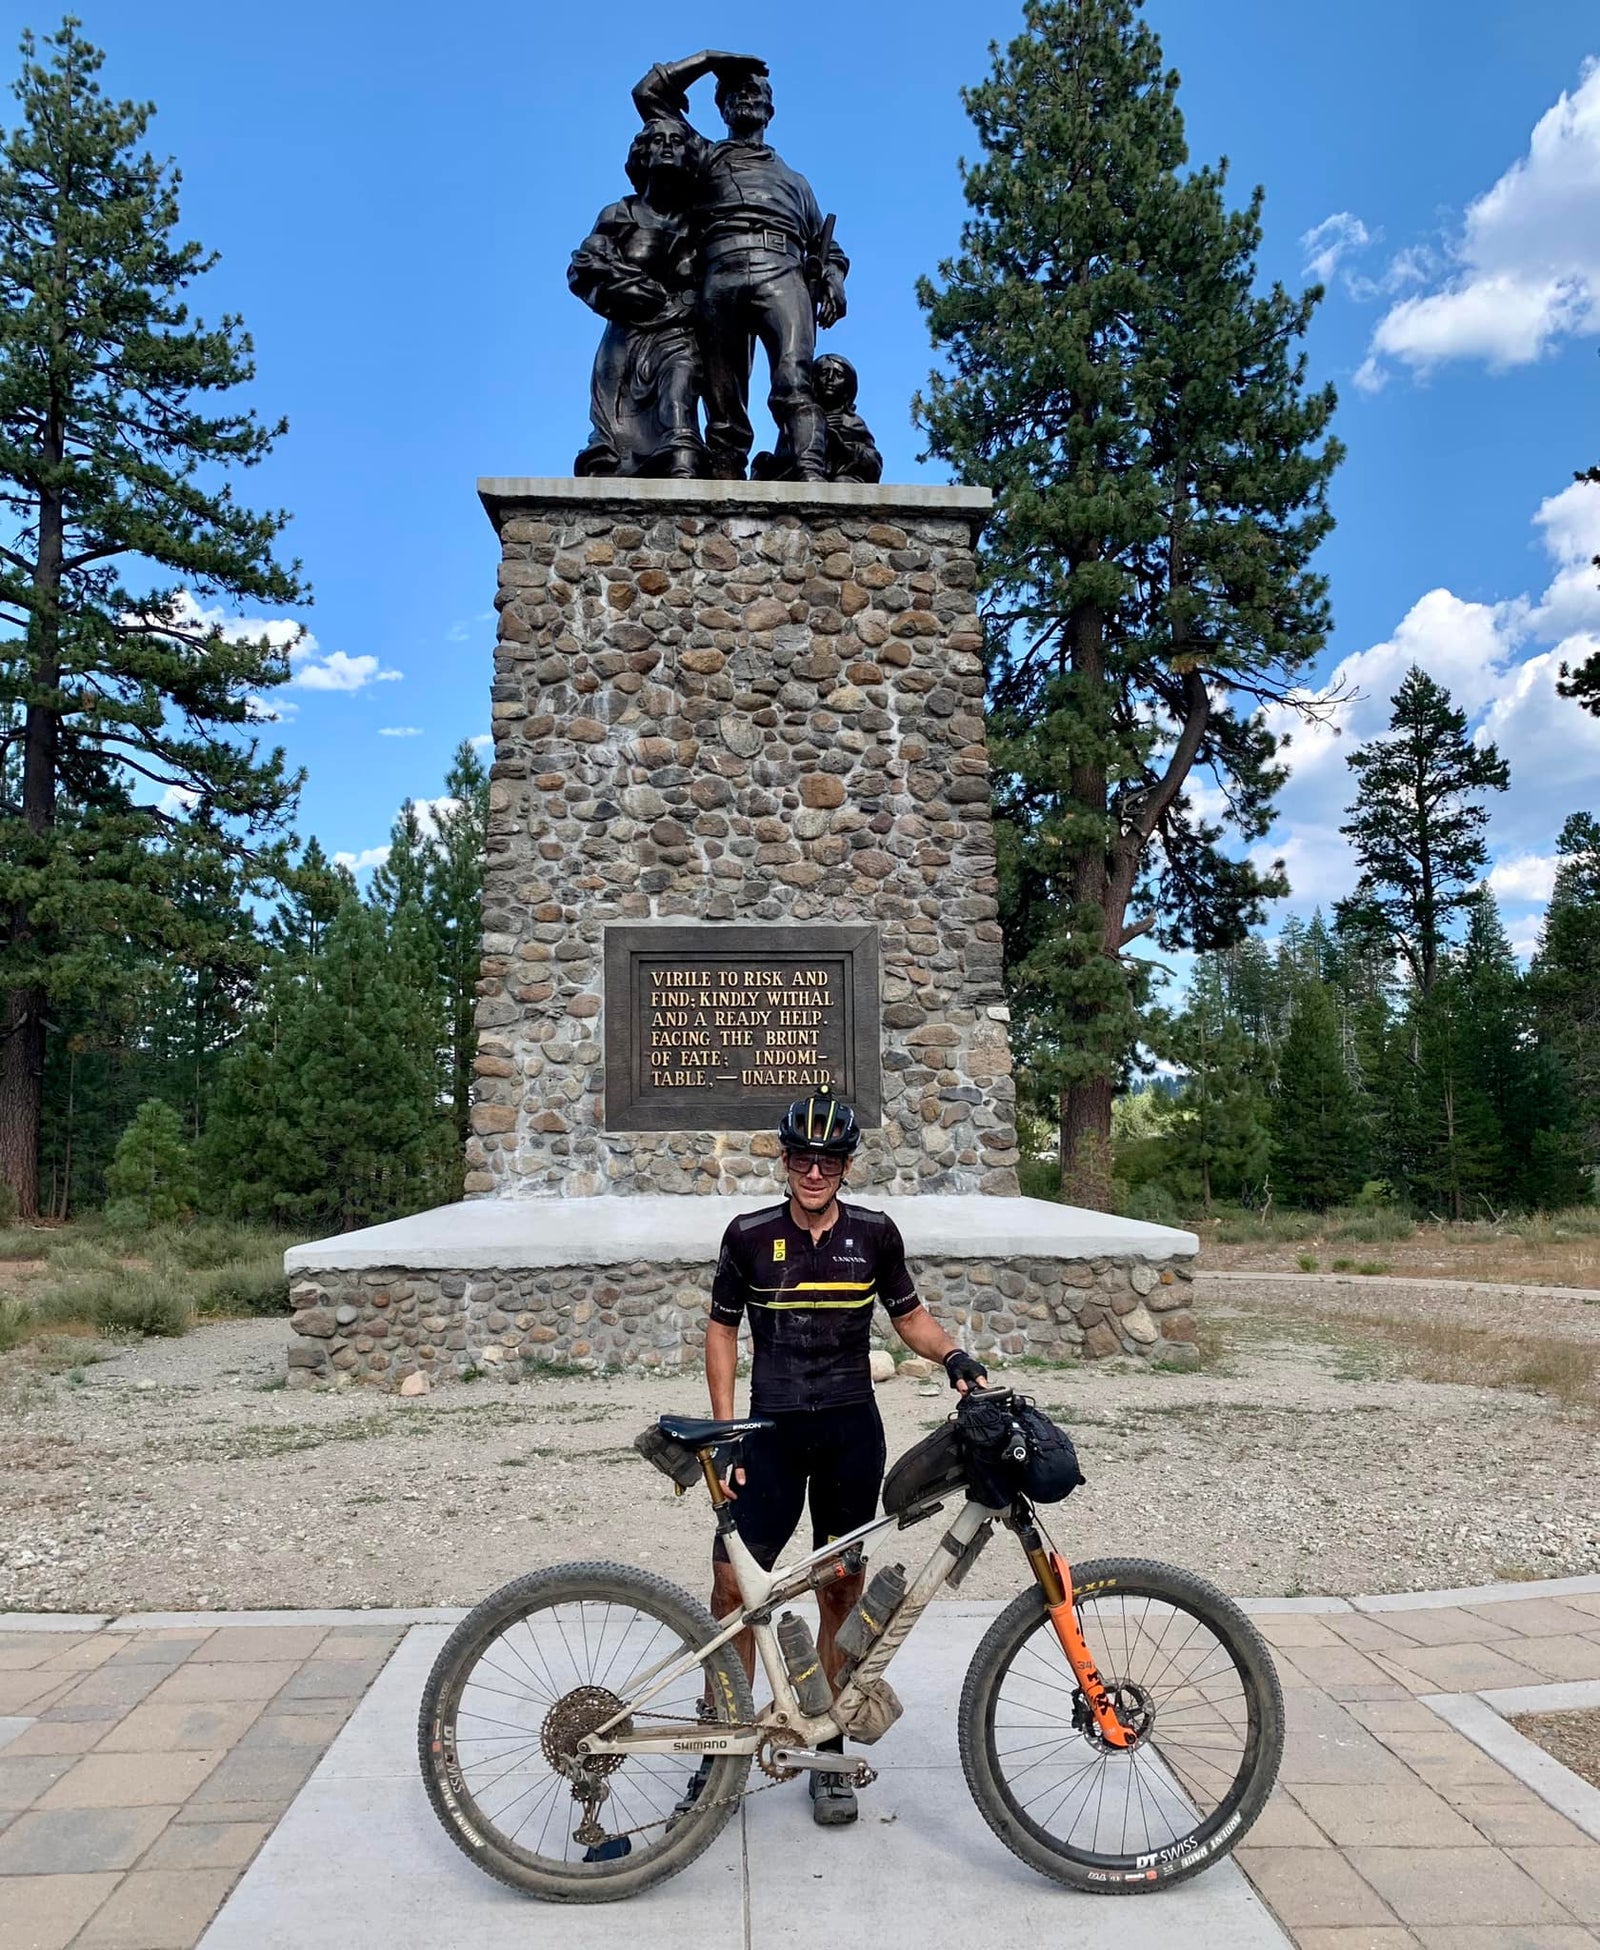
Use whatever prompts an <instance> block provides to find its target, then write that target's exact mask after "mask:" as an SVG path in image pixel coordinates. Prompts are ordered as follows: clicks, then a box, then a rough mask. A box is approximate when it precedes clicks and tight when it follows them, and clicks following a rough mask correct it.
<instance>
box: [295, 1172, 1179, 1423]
mask: <svg viewBox="0 0 1600 1950" xmlns="http://www.w3.org/2000/svg"><path fill="white" fill-rule="evenodd" d="M772 1202H773V1198H772V1194H771V1193H768V1194H767V1195H765V1196H764V1197H759V1198H756V1197H750V1198H717V1197H705V1198H682V1197H680V1198H650V1197H644V1198H614V1199H602V1198H594V1199H518V1200H512V1199H505V1200H474V1201H470V1202H468V1203H467V1204H464V1205H454V1206H444V1207H441V1208H440V1209H438V1210H437V1211H433V1212H423V1213H418V1214H417V1215H416V1216H415V1217H413V1218H409V1219H399V1220H396V1221H394V1222H393V1223H392V1224H389V1225H383V1226H373V1227H370V1228H368V1229H367V1230H366V1231H363V1232H352V1233H346V1234H344V1235H343V1236H341V1237H339V1238H336V1239H323V1240H318V1241H315V1242H313V1243H312V1244H310V1245H306V1246H297V1247H295V1248H294V1249H293V1250H292V1251H291V1252H289V1253H288V1254H286V1255H285V1265H286V1269H287V1271H288V1273H289V1276H290V1279H291V1281H292V1282H293V1285H292V1290H291V1296H290V1297H291V1300H292V1302H293V1305H294V1309H295V1311H294V1316H293V1323H292V1324H293V1326H294V1328H295V1330H296V1334H297V1337H298V1338H297V1339H296V1341H295V1343H294V1344H293V1345H292V1346H291V1348H290V1351H289V1375H290V1379H291V1382H292V1383H293V1384H294V1385H295V1386H297V1387H310V1386H313V1385H315V1384H316V1383H317V1382H319V1381H332V1380H337V1379H338V1378H339V1377H340V1376H341V1375H343V1376H345V1377H347V1378H349V1379H351V1380H359V1381H367V1382H371V1383H373V1384H375V1385H377V1386H379V1387H385V1388H392V1387H395V1386H397V1385H399V1384H401V1383H403V1382H404V1381H405V1380H406V1379H407V1378H408V1377H409V1376H410V1375H412V1374H423V1375H426V1376H428V1377H429V1379H430V1381H431V1380H439V1379H444V1378H447V1377H450V1376H454V1375H460V1374H463V1373H466V1372H468V1371H471V1370H477V1371H491V1370H496V1369H498V1370H499V1371H500V1372H502V1373H511V1372H515V1371H517V1370H518V1369H519V1368H520V1365H521V1364H522V1363H523V1362H538V1363H543V1364H548V1363H550V1362H552V1361H556V1362H562V1363H567V1364H571V1365H576V1366H584V1367H627V1368H675V1367H679V1366H683V1365H690V1364H694V1363H697V1362H698V1361H699V1359H700V1354H701V1349H702V1346H703V1336H704V1328H705V1316H706V1303H707V1298H708V1295H709V1291H710V1284H711V1275H712V1271H713V1269H714V1267H715V1265H716V1259H717V1252H718V1248H719V1245H720V1242H721V1239H722V1234H723V1230H724V1228H725V1227H726V1226H727V1224H728V1223H729V1221H730V1220H731V1219H733V1218H734V1217H736V1216H737V1215H738V1214H740V1213H743V1212H748V1211H754V1210H758V1209H760V1208H761V1207H762V1206H765V1205H770V1204H771V1203H772ZM871 1203H872V1205H873V1206H874V1207H879V1208H881V1209H883V1210H885V1211H887V1212H889V1213H890V1215H891V1216H892V1217H893V1218H894V1220H895V1222H896V1223H897V1224H898V1225H899V1227H900V1229H901V1232H902V1234H903V1235H904V1237H905V1240H906V1245H907V1249H908V1252H909V1255H910V1258H911V1263H912V1269H913V1271H914V1273H915V1275H916V1278H917V1285H918V1291H919V1292H920V1293H921V1295H922V1298H923V1300H924V1302H925V1304H926V1305H927V1306H928V1307H929V1309H930V1310H931V1311H932V1312H933V1313H934V1315H935V1316H936V1317H937V1318H939V1319H941V1320H942V1321H943V1322H944V1324H945V1326H946V1327H947V1328H948V1330H949V1331H950V1332H951V1333H952V1334H953V1335H954V1336H955V1337H956V1338H957V1339H959V1340H960V1341H961V1342H962V1344H963V1345H965V1346H967V1347H970V1348H971V1349H973V1351H974V1352H977V1353H980V1354H990V1353H993V1354H997V1355H1001V1356H1006V1355H1010V1356H1018V1355H1035V1356H1039V1357H1042V1358H1044V1359H1048V1360H1075V1359H1078V1358H1081V1357H1088V1358H1091V1359H1092V1358H1098V1357H1104V1356H1109V1355H1116V1354H1128V1355H1135V1356H1145V1357H1150V1358H1162V1359H1165V1360H1166V1361H1168V1362H1169V1363H1171V1364H1172V1365H1179V1366H1192V1365H1193V1364H1194V1361H1195V1359H1196V1355H1195V1347H1194V1340H1195V1328H1194V1319H1193V1316H1192V1314H1190V1313H1189V1311H1188V1304H1187V1303H1188V1291H1189V1278H1190V1276H1189V1265H1188V1263H1189V1261H1190V1259H1191V1258H1192V1257H1193V1255H1194V1253H1195V1251H1196V1243H1197V1242H1196V1240H1195V1238H1194V1235H1193V1234H1192V1233H1187V1232H1178V1231H1175V1230H1173V1229H1172V1228H1170V1227H1166V1226H1151V1225H1143V1224H1140V1223H1138V1222H1136V1221H1134V1220H1130V1219H1118V1218H1112V1217H1109V1216H1107V1215H1106V1214H1104V1213H1099V1212H1082V1211H1077V1210H1075V1209H1073V1208H1072V1207H1068V1206H1060V1205H1051V1204H1048V1203H1046V1202H1045V1201H1043V1200H1040V1199H1023V1198H1008V1199H999V1198H983V1197H939V1196H928V1197H923V1198H888V1199H882V1200H878V1199H874V1200H872V1202H871Z"/></svg>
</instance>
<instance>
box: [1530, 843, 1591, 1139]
mask: <svg viewBox="0 0 1600 1950" xmlns="http://www.w3.org/2000/svg"><path fill="white" fill-rule="evenodd" d="M1556 845H1557V853H1558V856H1559V860H1560V864H1559V866H1558V867H1557V869H1556V884H1555V888H1554V891H1553V892H1552V893H1551V896H1550V905H1549V907H1548V908H1547V909H1546V910H1545V917H1544V930H1543V932H1542V934H1541V936H1540V940H1539V949H1538V953H1537V954H1536V955H1535V956H1534V960H1533V968H1532V970H1531V976H1532V988H1533V997H1534V1008H1535V1013H1536V1019H1537V1021H1538V1025H1539V1033H1540V1038H1541V1041H1542V1042H1543V1043H1544V1045H1545V1046H1546V1047H1547V1048H1548V1049H1549V1050H1550V1052H1551V1053H1552V1055H1553V1056H1554V1058H1555V1060H1556V1061H1557V1062H1558V1063H1559V1064H1560V1066H1561V1070H1562V1073H1563V1075H1564V1077H1565V1079H1566V1084H1567V1089H1568V1091H1569V1093H1570V1097H1571V1101H1572V1105H1573V1112H1574V1124H1575V1127H1576V1131H1577V1135H1578V1141H1579V1151H1580V1156H1581V1158H1582V1160H1583V1163H1584V1164H1585V1166H1586V1167H1587V1169H1588V1171H1589V1172H1590V1173H1591V1174H1592V1173H1595V1172H1597V1171H1600V818H1596V816H1595V815H1594V814H1593V813H1586V812H1584V813H1573V814H1572V816H1571V817H1570V818H1569V819H1568V820H1567V822H1566V824H1565V825H1564V826H1563V827H1562V829H1561V837H1560V839H1559V840H1558V841H1557V843H1556Z"/></svg>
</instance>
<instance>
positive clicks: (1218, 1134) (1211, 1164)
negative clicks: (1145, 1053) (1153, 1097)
mask: <svg viewBox="0 0 1600 1950" xmlns="http://www.w3.org/2000/svg"><path fill="white" fill-rule="evenodd" d="M1167 1046H1168V1049H1169V1051H1170V1053H1171V1055H1172V1056H1173V1058H1174V1059H1175V1060H1176V1061H1177V1062H1178V1063H1180V1064H1181V1065H1182V1066H1183V1068H1184V1069H1185V1070H1186V1071H1187V1072H1188V1081H1187V1082H1186V1083H1185V1085H1184V1087H1183V1090H1182V1092H1181V1094H1180V1095H1179V1098H1178V1104H1177V1111H1176V1114H1175V1116H1174V1117H1173V1120H1172V1125H1171V1130H1170V1133H1169V1136H1168V1147H1169V1150H1170V1153H1171V1156H1172V1162H1173V1167H1174V1178H1175V1181H1176V1182H1175V1187H1174V1189H1175V1190H1177V1191H1178V1192H1179V1193H1180V1194H1182V1195H1186V1196H1194V1195H1195V1194H1198V1196H1199V1198H1200V1200H1201V1203H1202V1205H1203V1207H1204V1209H1205V1211H1206V1213H1207V1215H1208V1216H1209V1214H1210V1211H1211V1203H1212V1200H1213V1199H1214V1198H1230V1199H1232V1198H1240V1197H1242V1196H1244V1195H1245V1194H1247V1193H1255V1192H1259V1191H1260V1190H1261V1188H1262V1187H1263V1186H1264V1185H1265V1183H1266V1180H1267V1177H1268V1173H1269V1170H1270V1165H1271V1152H1272V1139H1271V1128H1270V1123H1269V1114H1268V1102H1267V1095H1266V1092H1265V1090H1264V1089H1263V1088H1262V1084H1261V1077H1260V1073H1259V1070H1258V1065H1257V1057H1256V1052H1255V1050H1254V1048H1253V1047H1252V1044H1251V1041H1250V1039H1249V1037H1248V1036H1247V1035H1246V1034H1245V1033H1244V1031H1243V1029H1242V1028H1241V1027H1240V1025H1239V1022H1238V1020H1237V1018H1236V1017H1235V1016H1234V1014H1233V1012H1232V1010H1231V1009H1230V1008H1229V1006H1228V1002H1227V997H1226V993H1225V991H1224V988H1223V984H1222V982H1221V980H1220V976H1219V971H1218V969H1217V968H1216V965H1215V963H1214V962H1213V963H1210V964H1209V965H1208V964H1206V963H1202V964H1201V965H1200V966H1199V967H1198V968H1197V970H1196V974H1195V979H1194V982H1193V984H1192V985H1191V988H1190V996H1189V1006H1188V1007H1187V1008H1186V1009H1185V1010H1184V1012H1183V1014H1182V1015H1181V1016H1179V1017H1178V1018H1177V1020H1176V1022H1175V1023H1174V1024H1173V1026H1172V1030H1171V1033H1170V1036H1169V1038H1168V1045H1167Z"/></svg>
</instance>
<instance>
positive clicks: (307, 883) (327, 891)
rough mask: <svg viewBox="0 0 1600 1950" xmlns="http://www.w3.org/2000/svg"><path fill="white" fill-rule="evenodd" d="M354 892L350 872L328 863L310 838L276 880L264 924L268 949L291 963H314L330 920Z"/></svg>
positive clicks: (314, 841) (325, 938) (317, 843)
mask: <svg viewBox="0 0 1600 1950" xmlns="http://www.w3.org/2000/svg"><path fill="white" fill-rule="evenodd" d="M355 891H356V883H355V878H354V876H353V875H352V874H351V872H350V869H349V868H348V867H341V866H338V865H336V864H335V863H334V862H333V861H331V860H330V859H329V858H328V856H327V854H326V853H324V852H323V850H322V847H321V844H320V843H319V842H318V840H317V839H316V837H315V835H313V836H312V838H310V839H309V840H307V841H306V844H305V850H304V851H303V852H302V853H301V855H300V858H299V860H298V861H296V862H295V864H294V865H293V866H288V867H285V868H284V870H283V872H282V873H281V874H280V875H279V876H278V902H277V906H276V908H275V909H274V911H273V913H272V915H271V918H270V919H269V920H268V922H267V942H268V945H269V946H270V947H271V948H272V949H273V950H274V951H275V952H276V953H278V954H280V955H283V956H285V957H286V958H287V959H288V960H290V961H292V962H307V961H315V960H316V958H317V956H318V955H320V954H321V953H322V949H323V944H324V943H325V941H326V940H327V936H328V929H329V928H330V927H331V926H332V925H333V919H334V916H335V915H336V914H337V913H338V912H339V909H340V908H341V907H343V906H344V904H345V902H346V901H347V900H350V899H352V898H353V897H354V895H355Z"/></svg>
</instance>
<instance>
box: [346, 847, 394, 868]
mask: <svg viewBox="0 0 1600 1950" xmlns="http://www.w3.org/2000/svg"><path fill="white" fill-rule="evenodd" d="M388 857H389V849H388V847H387V846H367V847H363V848H362V850H361V851H360V852H359V853H336V854H335V855H334V856H333V860H334V865H335V866H339V867H348V868H349V869H350V871H351V872H352V873H365V872H366V870H367V868H368V867H381V866H382V865H383V863H384V861H385V860H387V859H388Z"/></svg>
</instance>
